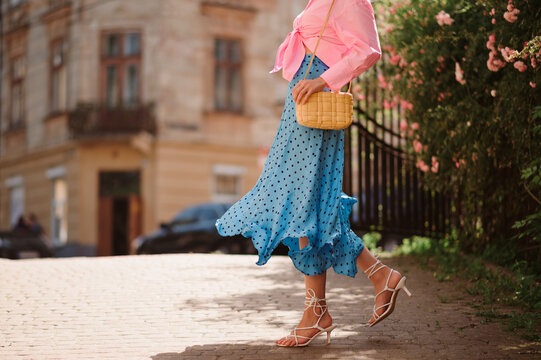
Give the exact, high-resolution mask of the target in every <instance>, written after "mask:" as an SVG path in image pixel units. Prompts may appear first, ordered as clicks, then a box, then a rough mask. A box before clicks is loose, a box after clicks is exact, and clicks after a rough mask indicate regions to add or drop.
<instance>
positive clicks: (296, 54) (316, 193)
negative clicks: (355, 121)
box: [216, 0, 409, 346]
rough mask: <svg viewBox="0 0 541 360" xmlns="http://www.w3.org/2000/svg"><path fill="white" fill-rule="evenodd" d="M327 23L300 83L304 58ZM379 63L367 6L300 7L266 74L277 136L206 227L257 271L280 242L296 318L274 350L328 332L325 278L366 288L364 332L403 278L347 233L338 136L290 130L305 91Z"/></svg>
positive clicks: (343, 2)
mask: <svg viewBox="0 0 541 360" xmlns="http://www.w3.org/2000/svg"><path fill="white" fill-rule="evenodd" d="M327 16H328V17H329V18H328V23H327V25H326V27H325V30H324V32H323V35H322V37H321V40H320V43H319V46H318V48H317V50H316V52H317V56H316V57H315V59H314V62H313V64H312V66H311V68H310V70H309V73H308V77H307V79H306V80H302V79H303V78H304V75H305V74H306V71H307V70H308V65H309V63H310V58H311V54H312V50H313V49H315V47H316V43H317V40H318V37H319V34H320V32H321V29H322V28H323V24H324V22H325V19H326V18H327ZM380 57H381V50H380V44H379V39H378V35H377V30H376V24H375V19H374V12H373V8H372V5H371V4H370V1H369V0H310V1H309V3H308V5H307V6H306V8H305V9H304V11H303V12H302V13H301V14H299V16H297V18H296V19H295V21H294V23H293V31H292V32H291V33H289V35H288V36H287V38H286V39H285V40H284V42H283V43H282V45H281V46H280V48H279V49H278V53H277V56H276V63H275V67H274V69H273V70H272V71H271V73H272V72H277V71H279V70H280V69H282V70H283V77H284V78H285V79H287V80H288V81H290V83H289V89H288V93H287V97H286V102H285V107H284V112H283V114H282V118H281V121H280V125H279V128H278V132H277V134H276V137H275V139H274V142H273V144H272V146H271V149H270V151H269V155H268V157H267V160H266V162H265V165H264V167H263V172H262V174H261V176H260V178H259V180H258V181H257V183H256V185H255V186H254V188H253V189H252V190H250V192H248V193H247V194H246V195H245V196H244V197H243V198H242V199H240V200H239V201H238V202H237V203H235V204H233V206H232V207H231V208H230V209H229V210H228V211H227V212H226V213H225V214H224V215H223V216H222V217H221V218H220V219H218V220H217V221H216V228H217V229H218V232H219V233H220V234H221V235H224V236H231V235H235V234H242V235H244V236H246V237H252V241H253V243H254V246H255V247H256V249H257V250H258V254H259V260H258V261H257V263H256V264H257V265H264V264H265V263H266V262H267V261H268V259H269V258H270V256H271V253H272V251H273V250H274V249H275V248H276V247H277V246H278V244H279V243H280V242H282V243H284V244H285V245H287V246H288V247H289V253H288V255H289V256H290V258H291V260H292V261H293V264H294V265H295V267H296V268H297V269H298V270H299V271H301V272H302V273H303V274H304V275H305V285H306V301H305V311H304V314H303V317H302V319H301V321H300V323H299V325H298V326H297V327H296V328H295V329H294V330H293V331H292V332H291V334H289V335H288V336H285V337H283V338H281V339H279V340H277V341H276V343H277V344H278V345H279V346H306V345H308V344H309V343H310V342H311V341H312V340H313V339H314V338H315V337H317V336H318V335H319V334H322V333H324V332H326V333H327V343H329V339H330V333H331V331H332V330H333V329H334V328H335V325H333V321H332V318H331V316H330V314H329V312H328V310H327V306H326V303H325V280H326V270H327V269H328V268H329V267H331V266H332V267H333V269H334V271H335V272H337V273H338V274H342V275H347V276H351V277H355V274H356V273H357V268H358V267H359V268H361V269H362V270H363V271H364V272H365V273H366V274H367V275H368V277H369V279H370V280H372V283H373V284H374V288H375V292H376V298H375V305H374V313H373V315H372V317H371V318H370V320H369V321H368V323H367V325H368V326H373V325H375V324H376V323H378V322H379V321H381V320H383V319H384V318H385V317H387V316H388V315H389V314H390V313H391V312H392V311H393V309H394V303H395V300H396V295H397V293H398V290H400V289H402V288H403V289H404V290H405V291H406V292H407V293H408V294H409V291H407V289H406V288H405V280H406V278H405V277H403V276H402V275H401V274H400V273H399V272H398V271H395V270H393V269H390V268H389V267H387V266H385V265H383V264H382V263H381V261H380V260H378V259H376V258H375V257H374V256H373V255H372V254H371V253H370V252H369V251H368V249H365V248H364V245H363V242H362V239H361V238H359V237H358V236H357V235H356V234H355V233H354V232H353V231H352V230H351V228H350V225H349V214H350V212H351V207H352V205H353V204H354V203H355V202H356V201H357V200H356V199H354V198H352V197H349V196H347V195H346V194H344V193H343V192H342V173H343V166H344V131H343V130H322V129H314V128H307V127H303V126H301V125H299V124H298V123H297V119H296V115H295V104H303V103H305V102H306V101H307V99H308V98H309V97H310V95H312V94H313V93H315V92H318V91H329V89H330V90H333V91H338V90H340V88H341V87H342V86H343V85H345V84H347V83H348V82H349V81H350V80H352V79H354V78H355V77H357V76H359V75H360V74H361V73H363V72H364V71H366V70H367V69H369V68H370V67H371V66H372V65H374V64H375V63H376V62H377V61H378V60H379V58H380Z"/></svg>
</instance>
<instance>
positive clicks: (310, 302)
mask: <svg viewBox="0 0 541 360" xmlns="http://www.w3.org/2000/svg"><path fill="white" fill-rule="evenodd" d="M306 292H307V293H308V294H309V295H310V296H306V297H305V300H304V305H305V307H304V311H306V310H307V309H308V308H310V307H312V310H313V311H314V314H316V316H318V319H317V321H316V324H315V325H314V326H309V327H296V328H295V329H294V330H293V334H289V335H287V336H286V337H294V338H295V345H293V346H292V347H300V346H307V345H308V344H310V343H311V342H312V340H314V339H315V338H316V337H318V335H320V334H322V333H324V332H327V345H328V344H330V343H331V331H333V330H334V328H336V325H334V324H333V325H331V326H329V327H328V328H322V327H321V326H319V321H320V320H321V318H322V317H323V315H324V314H325V312H326V311H327V305H326V304H325V305H321V304H320V303H319V302H320V301H323V300H325V299H320V298H318V297H317V296H316V293H315V291H314V290H313V289H307V290H306ZM316 306H318V307H319V314H318V313H317V312H316ZM309 329H318V330H319V331H318V332H317V333H315V334H314V335H312V337H308V336H302V335H297V330H309ZM299 338H304V339H308V341H307V342H304V343H302V344H300V343H299ZM277 345H278V346H285V347H289V346H288V345H282V344H277Z"/></svg>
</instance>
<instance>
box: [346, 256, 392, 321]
mask: <svg viewBox="0 0 541 360" xmlns="http://www.w3.org/2000/svg"><path fill="white" fill-rule="evenodd" d="M376 261H377V259H376V258H375V257H374V255H372V253H371V252H370V251H369V250H368V249H367V248H366V247H364V248H363V250H362V251H361V254H360V255H359V257H357V267H358V268H359V269H362V271H366V270H367V269H368V268H369V267H370V265H372V264H374V263H375V262H376ZM379 266H380V265H377V267H379ZM390 272H391V269H390V268H389V267H387V266H385V267H384V268H382V269H381V270H378V271H377V272H375V273H374V274H373V275H372V277H371V278H370V280H371V281H372V284H373V285H374V290H375V293H376V294H377V293H379V292H380V291H382V290H383V289H385V283H386V282H387V278H388V277H389V273H390ZM401 278H402V275H401V274H400V273H399V272H398V271H396V270H394V271H393V273H392V275H391V278H390V279H389V284H388V285H389V288H391V289H394V288H395V286H396V285H397V284H398V282H399V281H400V279H401ZM391 296H392V291H385V292H383V293H382V294H381V295H380V296H377V297H376V308H377V307H379V306H382V305H384V304H387V303H388V302H389V301H390V300H391ZM385 310H387V307H382V308H381V309H378V310H377V311H376V313H377V314H378V315H381V314H383V312H384V311H385ZM374 321H375V317H374V316H373V315H372V317H371V318H370V320H369V323H372V322H374Z"/></svg>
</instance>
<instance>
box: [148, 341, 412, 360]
mask: <svg viewBox="0 0 541 360" xmlns="http://www.w3.org/2000/svg"><path fill="white" fill-rule="evenodd" d="M382 345H384V344H378V345H373V346H372V347H370V346H367V343H366V342H360V343H358V344H353V345H351V344H341V341H340V339H336V340H335V341H333V342H332V343H331V344H330V345H325V336H321V337H320V338H318V339H316V340H314V342H313V343H312V344H311V345H310V346H308V347H299V348H282V347H278V346H272V345H261V344H250V343H244V344H206V345H194V346H189V347H187V348H186V350H184V351H183V352H181V353H174V352H168V353H162V354H157V355H154V356H151V357H150V358H151V359H153V360H176V359H196V358H197V359H207V358H208V359H216V358H217V359H224V360H226V359H227V360H239V359H253V360H256V359H257V360H265V359H295V360H297V359H299V360H302V359H323V358H326V359H328V358H332V359H348V360H349V359H353V360H354V359H364V360H372V359H374V360H380V359H387V358H386V356H385V355H386V354H383V353H380V354H378V352H377V351H376V349H375V348H376V347H380V346H382ZM370 348H371V349H372V350H368V349H370ZM329 355H330V356H331V357H329ZM387 355H388V354H387ZM399 359H402V358H401V357H396V358H395V357H393V360H399Z"/></svg>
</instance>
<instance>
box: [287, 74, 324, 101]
mask: <svg viewBox="0 0 541 360" xmlns="http://www.w3.org/2000/svg"><path fill="white" fill-rule="evenodd" d="M325 87H327V83H326V82H325V80H323V79H322V78H321V76H320V77H318V78H316V79H311V80H301V81H299V82H298V83H297V85H295V87H294V88H293V92H292V95H293V101H295V103H297V104H298V105H304V104H306V102H307V101H308V98H309V97H310V95H312V94H313V93H316V92H318V91H321V90H323V89H324V88H325Z"/></svg>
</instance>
